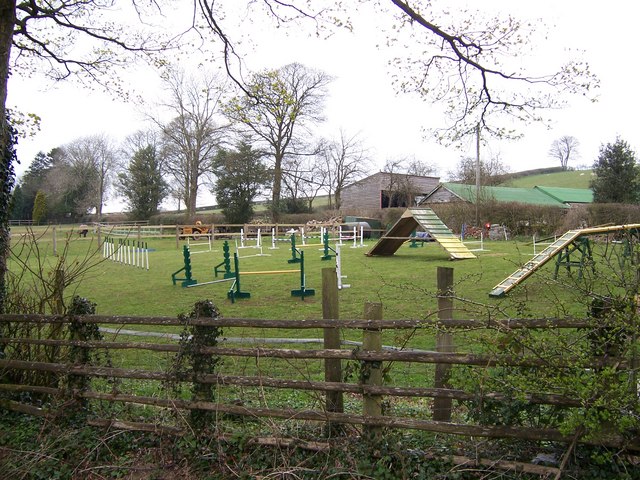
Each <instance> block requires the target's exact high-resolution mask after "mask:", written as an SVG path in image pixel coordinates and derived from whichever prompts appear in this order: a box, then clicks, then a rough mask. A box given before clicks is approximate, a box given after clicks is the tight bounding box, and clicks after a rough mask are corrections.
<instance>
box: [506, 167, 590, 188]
mask: <svg viewBox="0 0 640 480" xmlns="http://www.w3.org/2000/svg"><path fill="white" fill-rule="evenodd" d="M592 178H593V177H592V172H591V170H571V171H567V172H556V173H545V174H541V175H527V176H525V177H519V178H514V179H512V180H509V181H508V182H507V183H505V184H504V185H501V186H504V187H518V188H533V187H535V186H541V187H565V188H589V181H590V180H591V179H592Z"/></svg>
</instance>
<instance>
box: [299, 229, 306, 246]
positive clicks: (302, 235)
mask: <svg viewBox="0 0 640 480" xmlns="http://www.w3.org/2000/svg"><path fill="white" fill-rule="evenodd" d="M300 238H301V239H302V245H303V246H304V245H306V243H305V241H304V227H300Z"/></svg>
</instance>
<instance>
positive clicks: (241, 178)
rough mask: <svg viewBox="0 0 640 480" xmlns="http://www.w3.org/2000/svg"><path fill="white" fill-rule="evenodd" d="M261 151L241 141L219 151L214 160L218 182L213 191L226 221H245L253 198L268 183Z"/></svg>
mask: <svg viewBox="0 0 640 480" xmlns="http://www.w3.org/2000/svg"><path fill="white" fill-rule="evenodd" d="M260 157H261V154H260V153H259V152H256V151H255V150H253V149H252V147H251V145H249V144H248V143H247V142H246V141H244V140H243V141H241V142H240V143H239V144H238V146H237V150H236V151H228V150H221V151H220V152H219V153H218V155H217V156H216V159H215V161H214V165H215V168H216V174H217V176H218V181H217V183H216V186H215V189H214V193H215V195H216V198H217V199H218V207H220V208H222V213H223V214H224V217H225V219H226V221H227V222H229V223H247V222H248V221H249V220H251V217H252V216H253V201H254V200H255V198H256V196H257V195H258V193H260V190H261V189H262V188H263V187H264V186H265V185H266V184H267V183H268V182H269V178H270V176H269V172H268V170H267V168H266V167H265V166H264V165H263V164H262V163H261V161H260Z"/></svg>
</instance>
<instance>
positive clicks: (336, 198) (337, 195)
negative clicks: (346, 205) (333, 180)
mask: <svg viewBox="0 0 640 480" xmlns="http://www.w3.org/2000/svg"><path fill="white" fill-rule="evenodd" d="M333 203H334V204H335V209H336V210H340V205H341V203H342V189H340V188H336V190H335V192H333Z"/></svg>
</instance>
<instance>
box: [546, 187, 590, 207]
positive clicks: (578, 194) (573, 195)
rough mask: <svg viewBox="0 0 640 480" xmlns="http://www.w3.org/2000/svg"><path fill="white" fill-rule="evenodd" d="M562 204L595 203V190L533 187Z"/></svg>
mask: <svg viewBox="0 0 640 480" xmlns="http://www.w3.org/2000/svg"><path fill="white" fill-rule="evenodd" d="M533 188H534V189H536V190H540V191H541V192H543V193H546V194H547V195H549V196H551V197H553V198H555V199H556V200H558V201H559V202H562V203H593V190H589V189H588V188H563V187H540V186H535V187H533Z"/></svg>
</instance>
